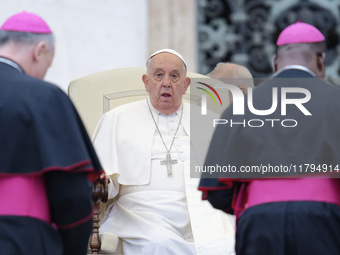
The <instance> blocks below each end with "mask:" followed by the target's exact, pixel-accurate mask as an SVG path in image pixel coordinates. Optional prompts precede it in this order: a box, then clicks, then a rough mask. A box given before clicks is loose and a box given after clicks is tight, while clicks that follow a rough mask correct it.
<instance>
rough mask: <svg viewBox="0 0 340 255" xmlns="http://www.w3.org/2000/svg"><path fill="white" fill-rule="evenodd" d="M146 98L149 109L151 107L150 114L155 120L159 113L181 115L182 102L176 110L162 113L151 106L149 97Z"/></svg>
mask: <svg viewBox="0 0 340 255" xmlns="http://www.w3.org/2000/svg"><path fill="white" fill-rule="evenodd" d="M147 100H148V103H149V105H150V109H151V112H152V115H153V116H154V118H155V119H156V120H157V117H158V115H159V114H162V115H165V116H172V115H175V114H176V115H178V116H180V115H181V109H182V107H183V102H182V104H181V106H180V107H179V108H178V109H177V111H176V112H174V113H170V114H163V113H161V112H160V111H158V110H156V109H155V108H154V107H153V105H152V104H151V102H150V97H148V98H147Z"/></svg>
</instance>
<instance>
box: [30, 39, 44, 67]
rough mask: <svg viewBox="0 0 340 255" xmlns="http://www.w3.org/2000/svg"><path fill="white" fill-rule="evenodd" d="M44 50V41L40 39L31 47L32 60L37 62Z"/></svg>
mask: <svg viewBox="0 0 340 255" xmlns="http://www.w3.org/2000/svg"><path fill="white" fill-rule="evenodd" d="M45 51H46V42H44V41H40V42H38V43H37V44H36V45H35V46H34V48H33V61H34V62H38V61H39V60H40V57H41V56H42V55H43V54H44V53H45Z"/></svg>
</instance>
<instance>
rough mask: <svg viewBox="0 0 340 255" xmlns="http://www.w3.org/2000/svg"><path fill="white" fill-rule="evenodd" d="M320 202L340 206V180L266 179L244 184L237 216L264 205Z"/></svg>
mask: <svg viewBox="0 0 340 255" xmlns="http://www.w3.org/2000/svg"><path fill="white" fill-rule="evenodd" d="M283 201H318V202H326V203H333V204H338V205H340V180H339V179H329V178H300V179H270V180H269V179H266V180H253V181H251V182H249V183H243V185H242V187H241V189H240V191H239V194H238V196H237V199H236V201H235V204H234V206H235V214H236V216H237V217H239V216H240V215H241V213H242V212H243V210H245V209H247V208H249V207H252V206H255V205H259V204H264V203H272V202H283Z"/></svg>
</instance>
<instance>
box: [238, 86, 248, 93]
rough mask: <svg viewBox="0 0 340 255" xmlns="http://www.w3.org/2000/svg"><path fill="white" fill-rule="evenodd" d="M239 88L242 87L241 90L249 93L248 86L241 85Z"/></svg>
mask: <svg viewBox="0 0 340 255" xmlns="http://www.w3.org/2000/svg"><path fill="white" fill-rule="evenodd" d="M239 88H240V90H242V92H243V95H244V94H246V93H247V88H246V87H245V86H242V85H241V86H240V87H239Z"/></svg>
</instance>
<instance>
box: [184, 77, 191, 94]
mask: <svg viewBox="0 0 340 255" xmlns="http://www.w3.org/2000/svg"><path fill="white" fill-rule="evenodd" d="M190 82H191V80H190V78H189V77H186V78H185V81H184V93H183V94H185V93H186V92H187V89H188V87H189V85H190Z"/></svg>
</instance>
